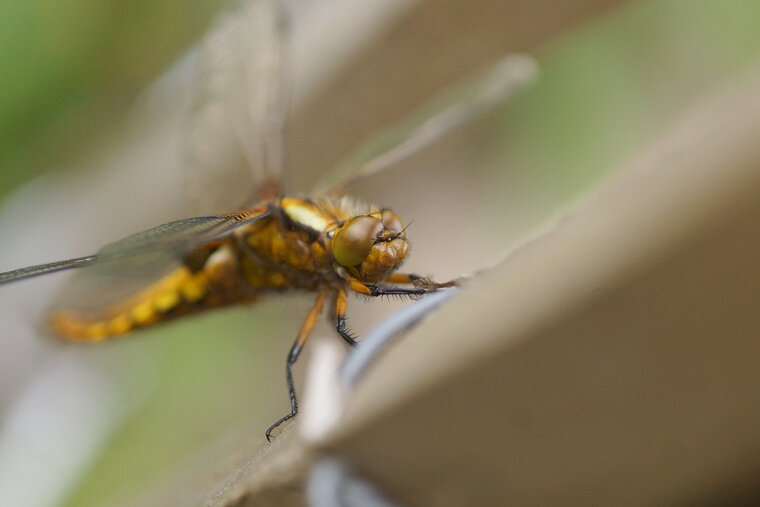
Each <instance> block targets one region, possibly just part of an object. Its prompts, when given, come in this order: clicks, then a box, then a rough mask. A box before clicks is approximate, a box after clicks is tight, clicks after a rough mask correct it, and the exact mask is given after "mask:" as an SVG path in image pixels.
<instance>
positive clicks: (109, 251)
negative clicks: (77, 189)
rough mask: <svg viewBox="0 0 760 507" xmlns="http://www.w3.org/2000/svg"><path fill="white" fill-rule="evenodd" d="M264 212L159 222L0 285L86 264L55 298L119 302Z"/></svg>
mask: <svg viewBox="0 0 760 507" xmlns="http://www.w3.org/2000/svg"><path fill="white" fill-rule="evenodd" d="M267 216H269V209H268V207H267V206H266V205H262V206H260V207H257V208H251V209H247V210H241V211H237V212H234V213H228V214H225V215H219V216H207V217H194V218H187V219H183V220H176V221H174V222H169V223H166V224H163V225H159V226H157V227H154V228H152V229H148V230H147V231H143V232H139V233H137V234H133V235H131V236H127V237H126V238H124V239H122V240H120V241H117V242H115V243H112V244H110V245H107V246H106V247H104V248H103V249H101V250H100V251H99V252H98V253H97V254H95V255H90V256H87V257H80V258H77V259H70V260H67V261H59V262H53V263H49V264H42V265H39V266H31V267H28V268H22V269H18V270H15V271H10V272H8V273H1V274H0V284H3V283H8V282H12V281H16V280H22V279H25V278H30V277H32V276H38V275H43V274H48V273H53V272H56V271H63V270H66V269H71V268H80V267H86V269H83V270H82V271H81V272H80V273H78V276H76V277H75V278H74V279H73V280H72V281H71V283H69V284H68V285H67V286H66V287H65V288H64V291H63V292H62V293H61V295H60V297H59V298H58V299H59V301H60V302H62V303H64V304H65V306H66V307H67V308H71V309H75V310H79V311H93V310H97V309H99V308H102V307H104V306H108V305H111V304H115V303H118V302H120V301H122V300H124V299H126V298H128V297H129V296H131V295H134V294H135V293H137V292H139V291H140V290H142V289H144V288H145V287H147V286H148V285H150V284H151V283H153V282H155V281H156V280H158V279H160V278H161V277H163V276H165V275H166V274H168V273H169V272H171V271H172V270H173V269H175V268H176V267H178V266H179V265H180V264H181V262H182V261H183V259H184V258H185V257H186V256H187V255H188V253H190V251H191V250H192V249H193V248H195V247H198V246H200V245H203V244H208V243H213V242H215V241H218V240H222V239H224V238H225V237H227V236H229V235H230V234H231V233H232V231H234V230H235V229H237V228H238V227H241V226H243V225H246V224H249V223H252V222H254V221H256V220H260V219H262V218H265V217H267Z"/></svg>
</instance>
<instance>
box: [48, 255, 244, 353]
mask: <svg viewBox="0 0 760 507" xmlns="http://www.w3.org/2000/svg"><path fill="white" fill-rule="evenodd" d="M232 296H233V294H226V293H225V291H221V292H220V291H219V290H218V288H216V287H215V286H214V283H213V282H212V281H211V280H210V278H209V273H208V272H207V271H206V270H201V271H198V272H191V271H190V270H189V269H187V268H185V267H182V268H178V269H176V270H174V271H173V272H171V273H170V274H169V275H167V276H165V277H164V278H162V279H160V280H158V281H157V282H156V283H154V284H152V285H151V286H149V287H148V288H147V289H145V290H144V291H142V292H140V293H139V294H137V295H135V296H133V297H130V298H129V299H127V300H125V301H123V302H120V303H118V304H115V305H112V306H110V307H107V308H105V309H102V310H100V311H97V312H91V313H87V312H81V311H75V310H67V309H56V310H55V311H53V312H52V313H51V316H50V325H51V327H52V329H53V332H54V333H55V334H56V335H58V336H60V337H62V338H65V339H68V340H75V341H80V340H81V341H92V342H97V341H101V340H104V339H106V338H109V337H112V336H118V335H123V334H127V333H130V332H132V331H135V330H138V329H141V328H145V327H149V326H152V325H155V324H158V323H160V322H165V321H167V320H171V319H173V318H175V317H179V316H183V315H187V314H191V313H197V312H200V311H203V310H205V309H208V308H214V307H220V306H227V305H230V304H234V303H241V302H242V301H241V299H240V298H239V294H234V296H235V297H232ZM249 299H251V298H250V296H249Z"/></svg>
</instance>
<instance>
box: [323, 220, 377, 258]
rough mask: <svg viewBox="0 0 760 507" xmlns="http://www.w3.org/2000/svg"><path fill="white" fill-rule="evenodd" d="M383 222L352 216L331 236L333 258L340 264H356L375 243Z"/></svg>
mask: <svg viewBox="0 0 760 507" xmlns="http://www.w3.org/2000/svg"><path fill="white" fill-rule="evenodd" d="M382 230H383V224H382V223H381V222H380V220H378V219H377V218H373V217H368V216H360V217H356V218H352V219H351V220H350V221H348V222H347V223H346V224H345V225H344V226H343V227H341V228H340V229H338V231H337V232H336V233H335V236H334V237H333V241H332V249H333V256H334V257H335V260H336V261H337V262H338V264H340V265H341V266H347V267H350V266H356V265H357V264H361V263H362V262H364V259H365V258H366V257H367V255H368V254H369V251H370V250H371V249H372V245H374V244H375V240H376V239H377V237H378V235H379V234H380V232H382Z"/></svg>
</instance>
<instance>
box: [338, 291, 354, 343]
mask: <svg viewBox="0 0 760 507" xmlns="http://www.w3.org/2000/svg"><path fill="white" fill-rule="evenodd" d="M347 299H348V295H347V294H346V289H344V288H340V289H338V294H337V295H336V296H335V329H336V330H337V331H338V334H339V335H340V337H341V338H343V340H344V341H345V342H346V343H348V344H349V345H351V346H352V347H353V346H355V345H356V344H357V341H356V338H354V336H352V335H351V332H350V331H349V330H348V329H346V300H347Z"/></svg>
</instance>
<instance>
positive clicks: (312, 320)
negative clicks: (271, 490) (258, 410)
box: [266, 291, 327, 442]
mask: <svg viewBox="0 0 760 507" xmlns="http://www.w3.org/2000/svg"><path fill="white" fill-rule="evenodd" d="M326 297H327V293H326V292H325V291H322V292H320V293H319V294H318V295H317V300H316V302H315V303H314V306H312V307H311V310H309V313H308V314H307V315H306V319H305V320H304V321H303V324H302V325H301V329H300V331H298V336H297V337H296V340H295V341H294V342H293V346H292V347H290V352H288V361H287V363H286V364H285V379H286V381H287V383H288V396H289V397H290V413H289V414H287V415H285V416H283V417H281V418H280V419H279V420H278V421H277V422H275V423H274V424H273V425H271V426H270V427H269V429H267V432H266V437H267V441H269V442H271V441H272V431H274V430H275V429H277V428H278V427H279V426H280V425H281V424H282V423H284V422H285V421H288V420H290V419H292V418H293V417H295V416H296V414H297V413H298V398H297V397H296V387H295V384H294V382H293V365H294V364H296V361H298V356H299V355H301V350H302V349H303V346H304V344H305V343H306V340H307V339H308V338H309V335H310V334H311V331H312V330H313V329H314V325H315V324H316V323H317V318H319V314H320V313H322V305H323V304H324V302H325V298H326Z"/></svg>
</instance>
